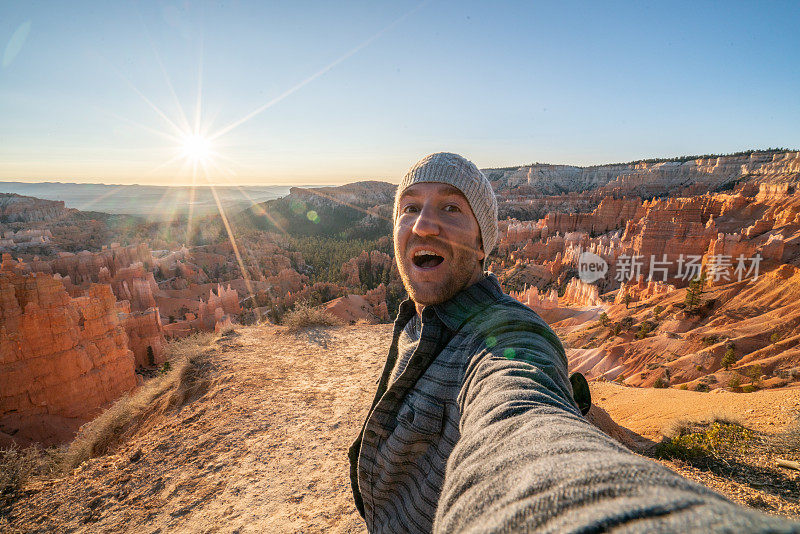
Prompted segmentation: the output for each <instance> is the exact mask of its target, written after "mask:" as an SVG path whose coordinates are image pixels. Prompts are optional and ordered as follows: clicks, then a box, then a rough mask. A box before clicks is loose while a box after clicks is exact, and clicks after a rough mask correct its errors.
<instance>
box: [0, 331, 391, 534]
mask: <svg viewBox="0 0 800 534" xmlns="http://www.w3.org/2000/svg"><path fill="white" fill-rule="evenodd" d="M277 332H278V330H277V329H276V328H244V329H241V330H240V333H241V335H235V336H232V337H229V338H223V339H221V340H220V341H219V342H218V345H219V354H218V356H215V362H216V369H215V370H214V371H213V374H214V376H215V378H214V383H213V384H212V387H211V389H210V391H209V393H208V394H207V395H206V396H205V397H203V398H201V399H200V400H198V401H195V402H194V403H192V404H189V405H187V406H185V407H183V408H182V409H181V410H180V411H179V412H177V413H172V414H168V415H166V416H161V417H159V420H157V421H154V422H152V426H150V428H149V429H147V430H146V431H145V432H142V433H141V434H140V435H138V436H136V437H135V438H134V439H132V440H131V441H129V442H128V443H126V444H125V445H124V446H123V447H122V448H120V449H119V450H117V451H115V453H114V454H111V455H108V456H105V457H102V458H95V459H93V460H90V461H89V462H87V463H85V464H84V465H83V466H81V467H80V468H78V469H77V470H76V471H75V472H74V473H72V474H71V475H70V476H67V477H65V478H62V479H58V480H56V481H48V482H46V483H38V484H37V483H34V484H32V485H31V486H30V487H29V488H28V495H27V496H26V497H25V498H23V499H22V500H20V501H17V502H16V503H15V505H14V507H13V509H12V512H11V514H10V517H9V519H10V525H6V526H5V528H11V529H18V530H19V531H23V532H54V531H59V532H137V533H157V532H175V531H182V532H241V533H244V532H334V533H336V532H340V533H345V532H347V533H350V532H363V531H364V530H365V529H364V526H363V521H362V519H361V516H360V515H359V514H358V512H357V511H356V510H355V507H354V505H353V502H352V496H351V493H350V481H349V468H348V461H347V448H348V446H349V445H350V443H351V442H352V440H353V438H354V437H355V436H356V434H357V433H358V430H359V429H360V425H361V423H362V422H363V418H364V417H366V413H367V410H368V409H369V402H370V400H371V399H372V395H373V393H374V388H375V381H376V380H377V378H378V376H379V375H380V371H381V369H382V361H383V359H384V358H385V353H384V350H385V347H387V346H388V344H389V341H390V339H389V338H390V337H391V325H379V326H374V327H367V328H364V327H343V328H340V329H334V330H313V331H308V332H305V333H301V334H299V335H297V336H295V335H288V334H278V333H277ZM137 457H138V459H137V460H135V461H134V459H135V458H137ZM0 527H2V524H1V523H0ZM0 530H3V528H0Z"/></svg>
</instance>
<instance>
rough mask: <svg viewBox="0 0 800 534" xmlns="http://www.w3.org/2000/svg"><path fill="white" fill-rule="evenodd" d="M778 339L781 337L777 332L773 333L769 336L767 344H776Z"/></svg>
mask: <svg viewBox="0 0 800 534" xmlns="http://www.w3.org/2000/svg"><path fill="white" fill-rule="evenodd" d="M780 339H781V335H780V334H779V333H777V332H773V333H772V335H771V336H769V342H770V343H772V344H773V345H774V344H775V343H777V342H778V341H780Z"/></svg>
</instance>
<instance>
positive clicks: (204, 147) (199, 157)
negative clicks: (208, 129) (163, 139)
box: [182, 134, 211, 163]
mask: <svg viewBox="0 0 800 534" xmlns="http://www.w3.org/2000/svg"><path fill="white" fill-rule="evenodd" d="M182 153H183V156H184V157H185V158H186V159H187V160H189V161H190V162H192V163H203V162H206V161H208V160H209V159H210V158H211V141H209V140H208V139H206V138H205V137H203V136H202V135H197V134H189V135H186V136H185V137H184V138H183V145H182Z"/></svg>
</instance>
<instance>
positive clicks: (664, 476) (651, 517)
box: [434, 333, 800, 532]
mask: <svg viewBox="0 0 800 534" xmlns="http://www.w3.org/2000/svg"><path fill="white" fill-rule="evenodd" d="M529 337H530V336H529ZM492 343H493V346H492V347H491V348H488V347H485V348H484V350H482V351H479V352H478V354H477V355H476V356H475V357H473V359H472V361H471V362H470V363H469V366H468V368H467V370H466V376H465V380H464V385H463V388H462V391H461V394H460V395H459V408H460V409H461V425H460V427H461V428H460V430H461V438H460V440H459V441H458V443H457V444H456V446H455V448H454V449H453V451H452V454H451V455H450V457H449V460H448V462H447V466H446V471H445V479H444V483H443V487H442V493H441V496H440V499H439V503H438V507H437V511H436V517H435V522H434V532H525V531H534V530H535V531H537V532H538V531H542V532H565V531H582V532H597V531H605V530H610V529H619V530H620V531H630V532H653V531H669V532H686V531H700V530H701V529H703V530H705V531H709V532H800V525H799V524H797V523H790V522H787V521H785V520H783V519H780V518H777V517H772V516H767V515H764V514H761V513H759V512H757V511H754V510H751V509H747V508H744V507H740V506H737V505H734V504H732V503H731V502H729V501H727V500H726V499H725V498H723V497H722V496H721V495H718V494H717V493H714V492H713V491H711V490H710V489H707V488H705V487H703V486H701V485H699V484H695V483H693V482H690V481H688V480H686V479H684V478H682V477H680V476H678V475H677V474H675V473H674V472H672V471H670V470H669V469H667V468H665V467H663V466H661V465H660V464H657V463H655V462H653V461H651V460H648V459H646V458H643V457H641V456H638V455H635V454H633V453H632V452H630V451H629V450H628V449H626V448H624V447H623V446H622V445H620V444H618V443H617V442H615V441H613V440H612V439H611V438H609V437H608V436H607V435H605V434H604V433H603V432H601V431H600V430H598V429H597V428H595V427H593V426H592V425H591V424H589V423H588V422H587V421H586V420H585V419H584V418H583V417H582V416H581V415H580V412H579V411H578V410H577V407H575V405H574V403H573V402H572V400H571V397H569V395H568V393H567V392H569V391H570V389H569V386H568V381H567V383H564V381H565V380H566V366H565V364H564V363H563V361H562V359H561V357H560V355H559V354H558V353H557V351H556V350H555V349H553V348H552V346H550V345H549V344H548V343H543V342H542V341H541V338H540V339H535V338H530V339H525V338H520V337H519V336H515V335H514V334H513V333H509V334H508V335H502V334H501V335H500V336H497V337H496V338H495V339H492Z"/></svg>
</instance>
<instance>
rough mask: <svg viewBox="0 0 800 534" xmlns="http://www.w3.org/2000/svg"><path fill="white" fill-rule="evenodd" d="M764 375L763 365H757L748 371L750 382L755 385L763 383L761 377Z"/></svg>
mask: <svg viewBox="0 0 800 534" xmlns="http://www.w3.org/2000/svg"><path fill="white" fill-rule="evenodd" d="M762 374H763V373H762V372H761V365H760V364H756V365H754V366H753V367H751V368H750V369H748V370H747V376H749V377H750V381H751V382H752V383H753V384H757V383H758V382H760V381H761V375H762Z"/></svg>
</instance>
